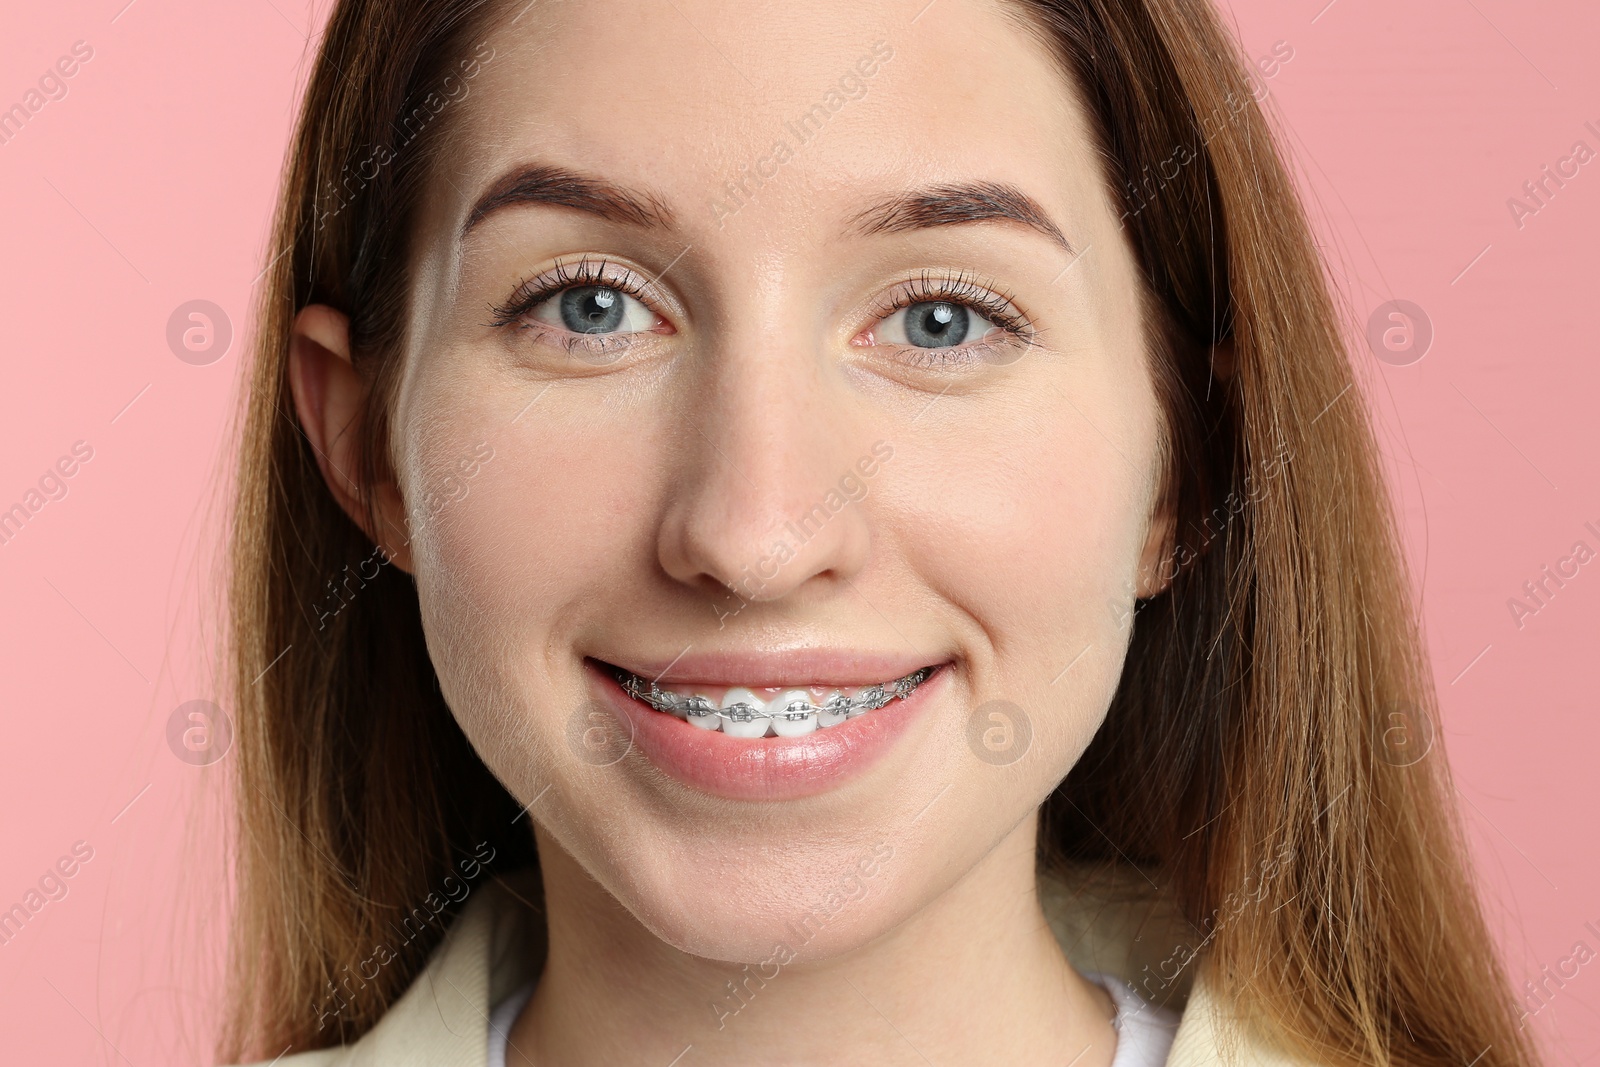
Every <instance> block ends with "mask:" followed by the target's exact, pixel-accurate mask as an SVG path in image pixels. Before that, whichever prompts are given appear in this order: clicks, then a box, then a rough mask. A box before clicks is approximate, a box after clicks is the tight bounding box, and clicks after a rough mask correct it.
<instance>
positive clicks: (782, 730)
mask: <svg viewBox="0 0 1600 1067" xmlns="http://www.w3.org/2000/svg"><path fill="white" fill-rule="evenodd" d="M795 704H798V705H799V706H800V707H801V708H806V709H809V708H810V706H811V694H810V693H807V692H806V691H805V690H804V689H790V690H789V691H788V692H785V693H782V694H780V695H778V696H777V697H775V698H774V699H773V700H772V702H771V703H769V704H768V705H767V710H768V711H770V712H772V732H773V733H775V734H777V735H778V736H779V737H804V736H805V735H806V734H809V733H811V732H812V731H814V730H815V729H816V728H817V716H816V715H814V714H812V713H811V712H810V711H809V710H808V711H807V712H806V714H805V716H804V717H803V718H799V719H789V718H785V717H784V716H783V714H782V712H785V711H788V710H789V708H790V706H791V705H795Z"/></svg>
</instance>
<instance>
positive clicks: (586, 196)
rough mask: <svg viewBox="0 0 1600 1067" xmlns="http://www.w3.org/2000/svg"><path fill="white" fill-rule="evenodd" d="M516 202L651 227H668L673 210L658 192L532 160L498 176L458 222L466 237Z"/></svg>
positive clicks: (672, 223) (672, 221) (671, 223)
mask: <svg viewBox="0 0 1600 1067" xmlns="http://www.w3.org/2000/svg"><path fill="white" fill-rule="evenodd" d="M514 204H554V205H556V206H558V207H570V208H576V209H578V210H579V211H584V212H588V213H589V214H591V215H595V216H597V217H599V218H602V219H606V220H608V221H611V222H621V223H626V224H628V225H633V226H642V227H646V228H652V229H671V228H672V227H673V226H674V225H675V221H674V218H673V214H672V210H671V209H670V208H668V207H667V205H666V203H665V202H664V201H663V200H662V199H661V198H660V197H659V196H657V195H656V194H654V193H652V192H648V191H643V190H639V191H635V190H630V189H627V188H625V187H623V186H621V185H617V184H615V183H613V182H610V181H607V180H606V179H604V178H594V177H590V176H588V175H585V174H579V173H577V172H576V171H571V170H567V169H566V168H564V167H556V166H549V165H546V164H533V165H530V166H523V167H518V168H516V169H514V170H512V171H510V172H508V173H507V174H504V175H502V176H501V177H500V178H498V179H497V180H496V181H495V182H494V184H492V185H490V186H489V188H488V190H487V191H485V192H484V194H483V195H482V196H480V197H479V198H478V202H477V203H476V204H474V205H473V206H472V210H471V211H470V212H468V213H467V219H466V222H465V223H463V224H462V226H461V236H462V237H466V236H467V234H469V233H471V232H472V228H473V227H474V226H476V225H477V224H478V223H480V222H482V221H483V220H484V219H485V218H486V217H487V216H489V215H490V214H492V213H494V212H496V211H498V210H500V209H501V208H504V207H510V206H512V205H514Z"/></svg>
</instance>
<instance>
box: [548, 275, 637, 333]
mask: <svg viewBox="0 0 1600 1067" xmlns="http://www.w3.org/2000/svg"><path fill="white" fill-rule="evenodd" d="M622 304H623V301H622V294H621V293H619V292H618V291H617V290H615V289H612V288H610V287H609V286H604V285H580V286H578V287H576V288H573V289H568V290H567V291H566V292H564V293H562V294H561V324H562V325H563V326H565V327H566V328H567V329H569V330H571V331H572V332H573V333H610V332H611V331H612V330H615V329H616V328H617V327H618V326H620V325H621V324H622V311H623V307H622Z"/></svg>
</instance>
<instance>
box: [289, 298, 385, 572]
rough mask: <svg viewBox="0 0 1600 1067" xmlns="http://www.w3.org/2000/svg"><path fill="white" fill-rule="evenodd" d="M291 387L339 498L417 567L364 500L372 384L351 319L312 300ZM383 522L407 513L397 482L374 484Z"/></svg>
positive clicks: (295, 348) (297, 342)
mask: <svg viewBox="0 0 1600 1067" xmlns="http://www.w3.org/2000/svg"><path fill="white" fill-rule="evenodd" d="M289 389H290V391H291V392H292V393H293V394H294V407H295V413H296V415H297V416H298V417H299V420H300V429H301V431H302V432H303V433H304V434H305V437H306V440H307V441H308V442H309V443H310V445H311V451H312V453H313V454H314V455H315V456H316V459H317V467H318V468H319V469H320V470H321V471H322V477H323V480H324V481H325V482H327V484H328V489H329V491H330V492H331V493H332V494H333V498H334V500H336V501H337V502H338V504H339V507H340V508H342V509H343V510H344V513H345V514H346V515H348V516H350V518H351V520H352V521H353V522H355V523H356V525H358V526H360V527H361V528H362V529H363V530H365V531H366V534H367V536H368V537H371V538H372V539H373V541H374V542H375V543H376V544H378V545H379V546H381V547H382V548H383V549H384V554H385V555H386V556H387V557H388V558H389V559H390V560H392V561H393V562H394V564H395V565H396V566H398V567H400V569H402V570H404V571H407V572H409V571H410V570H411V556H410V552H409V551H408V547H407V542H408V541H409V538H401V539H400V540H399V543H396V539H395V538H394V537H384V538H380V537H378V536H377V534H376V532H375V531H373V530H372V529H370V528H369V522H368V517H367V513H366V508H365V505H364V504H363V502H362V493H361V490H362V487H361V484H360V483H359V481H358V480H357V479H358V478H359V476H360V463H359V461H360V434H359V429H360V420H361V414H362V411H363V410H364V408H365V405H366V399H367V385H366V383H365V382H364V381H363V380H362V378H361V375H360V374H359V373H358V372H357V371H356V369H355V365H354V364H353V363H352V362H351V359H350V320H349V318H348V316H346V315H345V314H344V313H343V312H340V311H338V310H336V309H334V308H331V307H329V306H327V305H326V304H309V305H307V306H306V307H304V308H301V309H300V312H299V313H298V314H297V315H296V316H295V319H294V325H293V327H292V328H291V332H290V337H289ZM372 490H373V497H374V506H375V509H376V511H377V514H378V521H379V522H382V523H383V524H384V525H385V526H386V527H394V528H396V529H401V530H403V529H404V528H405V527H404V526H403V525H402V526H398V527H396V526H395V524H394V523H393V522H391V521H390V520H391V519H392V518H393V516H395V515H403V514H404V505H403V504H401V502H400V496H399V493H398V491H397V490H396V489H395V488H394V486H392V485H389V484H387V483H385V484H383V485H377V486H373V487H372Z"/></svg>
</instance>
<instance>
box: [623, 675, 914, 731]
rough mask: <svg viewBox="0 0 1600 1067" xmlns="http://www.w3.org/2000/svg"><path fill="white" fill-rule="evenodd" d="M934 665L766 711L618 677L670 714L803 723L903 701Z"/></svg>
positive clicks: (631, 690)
mask: <svg viewBox="0 0 1600 1067" xmlns="http://www.w3.org/2000/svg"><path fill="white" fill-rule="evenodd" d="M933 671H934V668H932V667H922V668H919V669H917V670H915V671H912V672H911V673H910V674H908V675H906V676H905V677H904V678H896V679H895V680H894V681H892V682H884V683H881V684H879V685H872V686H868V687H867V688H865V689H863V690H862V691H861V692H859V693H857V694H856V695H855V696H854V697H847V696H845V695H844V694H843V693H837V694H835V695H834V696H832V697H829V698H828V699H827V700H825V701H823V702H822V703H821V704H813V703H812V702H811V701H809V700H791V701H789V703H787V704H785V705H784V706H783V707H782V708H777V707H773V706H772V705H768V706H767V707H766V708H765V709H764V710H763V709H761V708H757V707H756V706H755V705H753V704H749V703H746V702H745V701H735V702H734V703H732V704H730V705H728V706H727V707H725V708H719V707H717V706H716V705H714V704H712V703H711V701H710V699H708V698H707V697H703V696H687V697H686V696H682V695H680V694H678V693H674V692H671V691H669V690H665V689H662V688H661V687H660V686H658V685H657V684H656V683H655V682H646V681H645V680H644V679H642V678H640V677H638V676H637V675H634V674H626V675H625V676H624V677H622V678H620V679H618V684H620V685H621V686H622V691H623V692H625V693H627V694H628V695H629V696H631V697H633V698H634V699H636V700H640V701H643V702H644V703H646V704H648V705H650V706H651V707H652V708H654V709H656V710H657V711H664V712H667V713H668V714H669V715H684V716H692V717H694V718H697V719H698V718H703V717H705V716H708V715H718V716H721V717H722V719H723V720H724V721H727V722H753V721H755V720H756V719H784V720H787V721H788V722H800V721H802V720H805V719H809V718H810V717H811V716H813V715H820V714H821V713H823V712H827V713H828V714H830V715H836V716H840V717H848V716H850V715H854V714H859V713H860V712H863V711H876V710H878V709H879V708H881V707H883V706H884V705H885V704H887V703H889V701H891V700H895V699H897V698H898V699H900V700H904V699H905V698H906V697H908V696H910V695H911V692H912V690H914V689H916V688H917V686H919V685H921V684H922V683H923V682H925V681H927V680H928V677H929V676H930V675H932V674H933Z"/></svg>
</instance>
